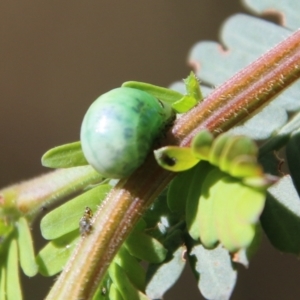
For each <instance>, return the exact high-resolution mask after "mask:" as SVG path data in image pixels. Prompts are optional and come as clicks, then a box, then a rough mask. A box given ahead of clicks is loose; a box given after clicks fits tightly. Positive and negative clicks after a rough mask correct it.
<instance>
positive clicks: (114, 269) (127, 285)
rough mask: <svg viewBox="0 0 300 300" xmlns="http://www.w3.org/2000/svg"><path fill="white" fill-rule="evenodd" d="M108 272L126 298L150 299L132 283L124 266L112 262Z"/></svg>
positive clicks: (125, 299)
mask: <svg viewBox="0 0 300 300" xmlns="http://www.w3.org/2000/svg"><path fill="white" fill-rule="evenodd" d="M108 274H109V276H110V278H111V279H112V281H113V283H114V284H115V285H116V287H117V289H118V291H119V293H120V294H121V295H122V297H123V299H124V300H129V299H130V300H150V299H149V298H148V297H146V295H144V294H142V293H141V292H139V291H138V290H137V289H136V288H135V287H134V286H133V285H132V283H131V282H130V280H129V278H128V277H127V275H126V273H125V271H124V270H123V268H121V267H120V266H119V265H118V264H117V263H115V262H112V263H111V264H110V266H109V268H108Z"/></svg>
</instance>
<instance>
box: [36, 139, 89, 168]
mask: <svg viewBox="0 0 300 300" xmlns="http://www.w3.org/2000/svg"><path fill="white" fill-rule="evenodd" d="M42 165H43V166H44V167H48V168H71V167H78V166H85V165H88V162H87V160H86V159H85V157H84V155H83V152H82V150H81V143H80V141H78V142H74V143H70V144H65V145H61V146H58V147H55V148H52V149H50V150H48V151H47V152H46V153H45V154H44V155H43V156H42Z"/></svg>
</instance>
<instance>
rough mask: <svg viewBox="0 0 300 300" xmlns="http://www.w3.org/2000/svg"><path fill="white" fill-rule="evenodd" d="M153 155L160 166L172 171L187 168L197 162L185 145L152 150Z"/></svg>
mask: <svg viewBox="0 0 300 300" xmlns="http://www.w3.org/2000/svg"><path fill="white" fill-rule="evenodd" d="M154 156H155V159H156V161H157V163H158V164H159V165H160V166H161V167H162V168H164V169H166V170H169V171H173V172H180V171H185V170H188V169H190V168H192V167H193V166H195V165H196V164H197V163H198V162H199V159H198V158H196V157H195V156H194V155H193V152H192V150H191V148H187V147H176V146H166V147H163V148H160V149H157V150H154Z"/></svg>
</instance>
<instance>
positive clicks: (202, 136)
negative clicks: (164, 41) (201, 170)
mask: <svg viewBox="0 0 300 300" xmlns="http://www.w3.org/2000/svg"><path fill="white" fill-rule="evenodd" d="M213 141H214V136H213V135H212V133H211V132H210V131H208V130H202V131H200V132H199V133H198V134H197V135H196V136H195V137H194V138H193V141H192V146H191V147H192V151H193V153H194V155H195V156H196V157H197V158H199V159H205V160H208V157H209V153H210V151H211V146H212V144H213Z"/></svg>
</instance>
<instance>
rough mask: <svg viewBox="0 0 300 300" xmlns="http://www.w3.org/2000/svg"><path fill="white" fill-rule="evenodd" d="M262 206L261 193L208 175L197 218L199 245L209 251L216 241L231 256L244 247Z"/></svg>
mask: <svg viewBox="0 0 300 300" xmlns="http://www.w3.org/2000/svg"><path fill="white" fill-rule="evenodd" d="M264 203H265V191H264V190H262V189H255V188H252V187H249V186H246V185H243V184H242V183H241V182H240V181H239V180H236V179H234V178H232V177H230V176H227V175H225V174H224V173H222V172H220V171H219V170H217V169H216V170H213V171H211V172H210V173H209V174H208V176H207V177H206V179H205V181H204V183H203V188H202V192H201V197H200V203H199V207H198V209H199V211H198V214H199V216H197V218H199V220H200V224H199V230H200V239H201V241H202V243H203V245H204V246H206V247H208V248H211V247H213V246H214V245H215V244H216V242H217V241H220V242H221V243H222V245H224V247H225V248H226V249H228V250H229V251H231V252H235V251H237V250H238V249H240V248H246V247H248V246H249V245H250V244H251V242H252V240H253V238H254V235H255V229H256V227H255V224H256V223H257V222H258V220H259V217H260V214H261V212H262V209H263V207H264Z"/></svg>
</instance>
